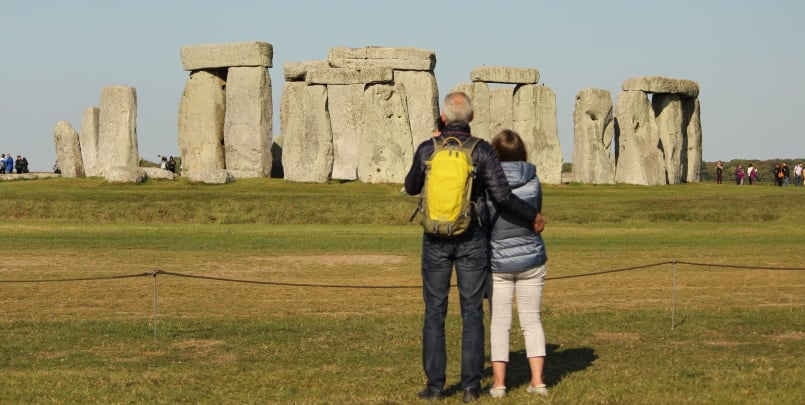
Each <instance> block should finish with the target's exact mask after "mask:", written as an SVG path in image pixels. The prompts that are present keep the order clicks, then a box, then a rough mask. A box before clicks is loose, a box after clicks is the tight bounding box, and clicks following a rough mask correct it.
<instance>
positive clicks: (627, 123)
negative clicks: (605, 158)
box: [615, 91, 666, 186]
mask: <svg viewBox="0 0 805 405" xmlns="http://www.w3.org/2000/svg"><path fill="white" fill-rule="evenodd" d="M615 128H616V129H615V133H616V135H615V136H616V143H617V145H618V153H617V156H616V158H615V160H616V171H615V181H616V182H618V183H626V184H636V185H643V186H656V185H661V184H666V179H665V167H664V166H665V165H664V163H663V156H662V152H661V151H660V149H659V148H658V145H659V143H660V135H659V129H658V128H657V122H656V121H655V119H654V111H653V110H652V108H651V103H650V102H649V99H648V96H647V95H646V93H644V92H642V91H623V92H621V94H620V95H619V96H618V101H617V103H616V106H615Z"/></svg>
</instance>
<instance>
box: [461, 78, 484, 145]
mask: <svg viewBox="0 0 805 405" xmlns="http://www.w3.org/2000/svg"><path fill="white" fill-rule="evenodd" d="M451 92H462V93H464V94H466V95H467V96H469V98H470V100H471V101H472V109H473V112H474V115H473V119H472V122H470V130H471V131H472V134H473V135H474V136H477V137H478V138H481V139H483V140H485V141H487V142H489V141H491V140H492V134H491V125H490V122H491V118H490V114H489V108H490V105H489V85H488V84H486V83H484V82H475V83H459V84H458V85H457V86H456V87H455V88H454V89H453V90H451Z"/></svg>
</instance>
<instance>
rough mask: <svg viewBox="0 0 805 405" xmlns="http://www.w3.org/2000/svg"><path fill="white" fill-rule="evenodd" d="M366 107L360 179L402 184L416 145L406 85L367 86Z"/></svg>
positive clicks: (364, 103) (370, 181) (359, 165)
mask: <svg viewBox="0 0 805 405" xmlns="http://www.w3.org/2000/svg"><path fill="white" fill-rule="evenodd" d="M363 106H364V128H363V133H362V137H361V142H360V158H359V163H358V178H359V179H360V181H362V182H364V183H403V182H404V181H405V175H406V173H407V172H408V168H409V167H410V165H411V162H412V159H413V148H414V146H413V137H412V134H411V127H410V124H409V119H408V107H407V104H406V94H405V87H404V86H402V85H400V84H395V85H387V84H375V85H370V86H367V87H366V91H365V92H364V102H363Z"/></svg>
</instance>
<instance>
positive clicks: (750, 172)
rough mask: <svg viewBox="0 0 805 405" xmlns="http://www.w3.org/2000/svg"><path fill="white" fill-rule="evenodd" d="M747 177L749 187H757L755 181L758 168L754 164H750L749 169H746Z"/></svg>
mask: <svg viewBox="0 0 805 405" xmlns="http://www.w3.org/2000/svg"><path fill="white" fill-rule="evenodd" d="M746 177H747V178H749V185H750V186H754V185H755V179H756V178H757V168H755V166H754V165H753V164H751V163H750V164H749V167H748V168H746Z"/></svg>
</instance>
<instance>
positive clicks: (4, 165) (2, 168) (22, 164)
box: [0, 153, 28, 174]
mask: <svg viewBox="0 0 805 405" xmlns="http://www.w3.org/2000/svg"><path fill="white" fill-rule="evenodd" d="M15 170H16V173H18V174H22V173H28V159H26V158H25V157H24V156H20V155H17V159H16V160H14V158H13V157H12V156H11V154H10V153H3V154H2V155H1V156H0V174H12V173H14V171H15Z"/></svg>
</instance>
